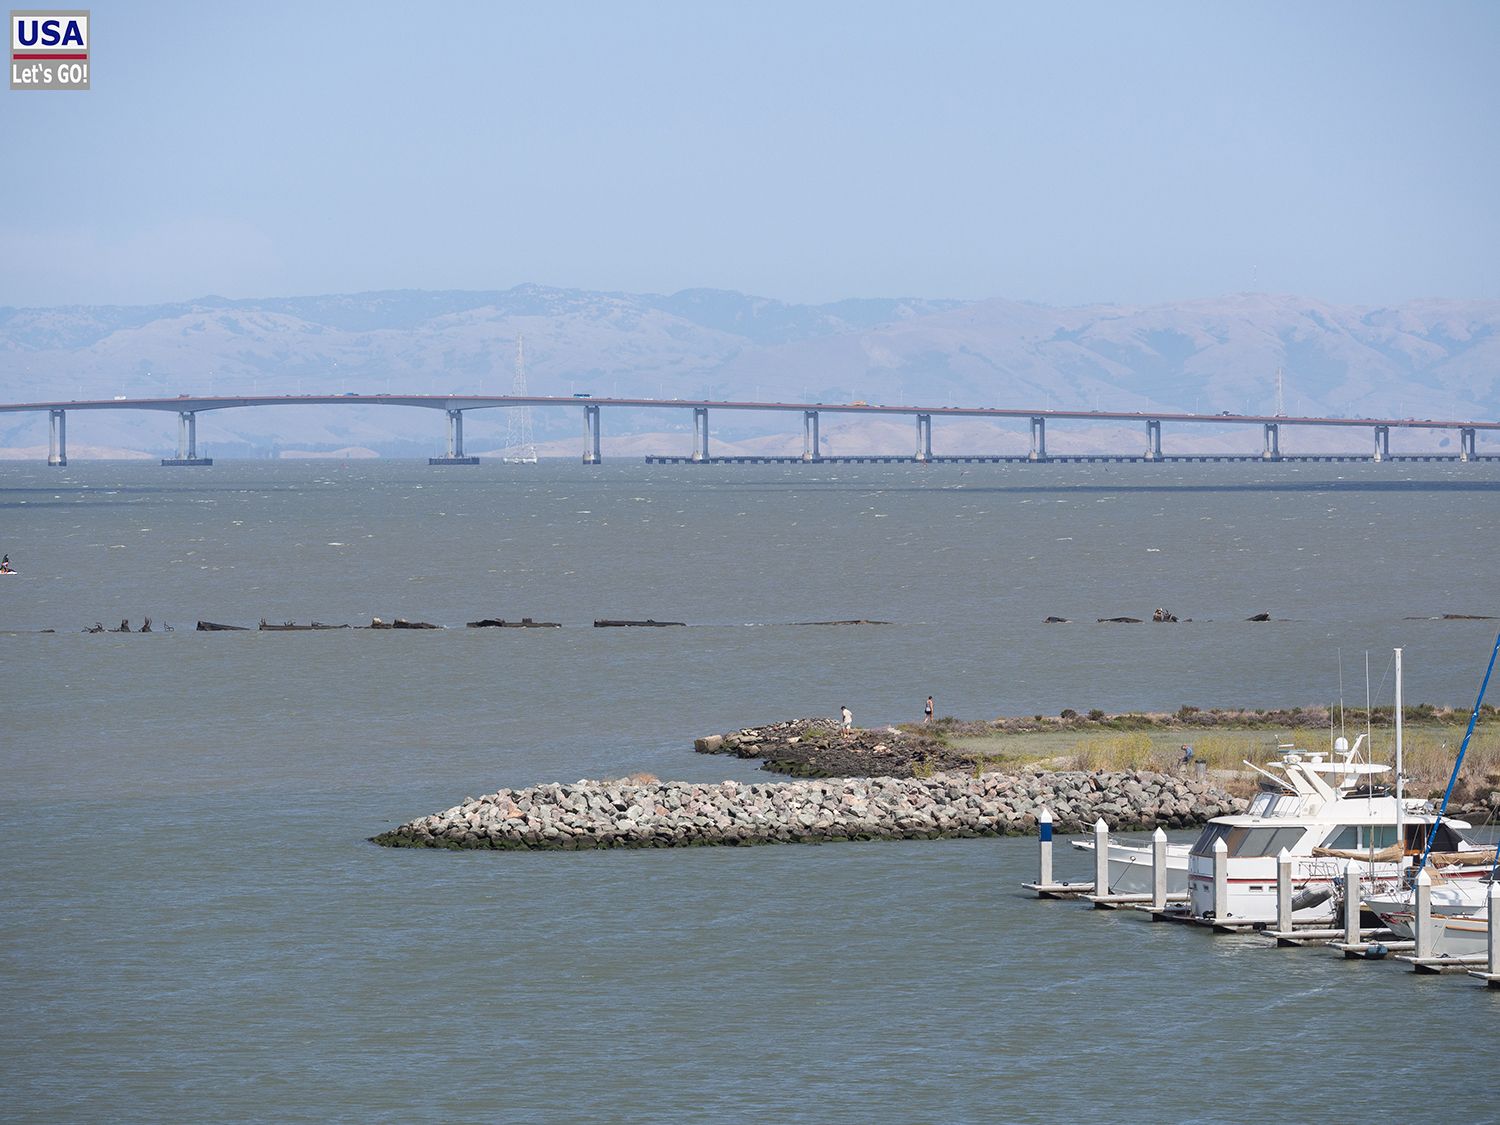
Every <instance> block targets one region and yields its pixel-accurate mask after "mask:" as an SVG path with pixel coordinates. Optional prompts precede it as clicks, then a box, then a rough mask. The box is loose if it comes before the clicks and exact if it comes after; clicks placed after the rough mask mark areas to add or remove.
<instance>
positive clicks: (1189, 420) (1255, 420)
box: [0, 393, 1500, 465]
mask: <svg viewBox="0 0 1500 1125" xmlns="http://www.w3.org/2000/svg"><path fill="white" fill-rule="evenodd" d="M274 406H404V407H415V408H421V409H428V410H441V411H443V412H444V413H445V414H446V416H447V420H448V445H447V450H446V452H445V454H444V455H443V456H441V457H431V458H429V459H428V462H429V464H434V465H474V464H478V463H479V458H477V457H472V456H468V455H466V454H465V453H464V445H463V434H464V430H463V416H464V414H465V412H466V411H470V410H492V409H498V408H504V407H520V406H533V407H560V408H564V409H572V410H580V409H581V410H582V412H583V429H584V447H583V461H584V463H585V464H590V465H595V464H598V463H600V462H601V461H602V460H603V456H602V453H601V439H600V434H601V430H602V426H601V423H600V418H601V412H602V410H603V408H604V407H606V406H607V407H609V408H610V409H612V410H613V409H617V408H618V409H637V410H691V411H692V412H693V445H692V449H691V451H690V452H689V453H687V454H685V455H681V456H653V457H648V458H647V460H648V461H654V462H658V463H676V462H688V463H709V462H736V463H746V462H760V463H771V462H809V463H811V462H829V461H862V462H869V461H908V462H918V463H921V462H936V461H968V462H972V461H1028V462H1044V461H1329V460H1339V461H1353V460H1371V461H1404V460H1422V461H1436V460H1443V461H1476V460H1484V461H1494V460H1500V455H1497V454H1485V455H1480V454H1479V453H1478V452H1477V449H1476V435H1477V434H1478V432H1479V431H1480V430H1488V431H1500V422H1487V421H1479V420H1468V421H1465V420H1460V419H1433V418H1318V417H1302V416H1288V415H1284V414H1229V413H1223V414H1185V413H1174V412H1171V411H1148V412H1143V411H1134V412H1129V413H1127V412H1123V411H1116V410H1050V409H1049V410H1035V409H1023V408H1019V407H1000V406H891V405H885V404H871V403H865V402H848V403H842V402H835V403H825V402H737V401H716V400H711V399H675V398H674V399H654V398H595V397H593V396H591V395H570V396H557V395H392V394H376V395H362V394H353V393H345V394H337V395H301V394H298V395H177V396H176V397H173V398H113V399H93V400H71V401H68V402H18V403H0V414H14V413H22V412H40V411H46V412H47V414H48V416H49V419H50V430H49V434H50V441H49V444H48V452H47V464H49V465H66V464H67V463H68V447H67V416H68V413H69V412H70V411H85V410H158V411H170V412H174V413H176V415H177V456H176V457H168V458H164V459H163V460H162V464H163V465H208V464H212V461H211V459H210V458H207V457H200V456H199V455H198V444H197V419H198V415H199V414H201V413H203V412H204V411H208V410H238V409H244V408H250V407H274ZM710 410H758V411H780V412H783V413H793V414H796V413H800V414H801V415H802V455H801V456H800V457H722V458H721V457H714V456H711V455H710V452H709V445H708V412H709V411H710ZM824 414H856V415H861V414H862V415H901V416H903V417H908V418H911V419H913V421H914V422H915V435H914V436H915V441H914V449H913V452H912V454H911V455H910V456H878V455H875V456H854V457H825V456H824V455H823V453H822V450H821V447H820V443H819V437H818V433H819V420H820V418H821V417H822V415H824ZM934 418H987V419H1002V418H1004V419H1026V420H1028V421H1029V423H1030V426H1031V449H1030V451H1029V452H1028V453H1026V454H1021V455H1010V456H1001V455H994V456H989V455H984V454H966V455H959V456H942V455H936V454H934V452H933V444H932V420H933V419H934ZM1057 421H1089V422H1105V423H1116V424H1119V423H1130V424H1132V425H1136V426H1140V427H1142V436H1143V438H1144V442H1143V448H1142V449H1141V451H1140V452H1137V453H1127V452H1121V453H1116V454H1102V453H1101V454H1083V455H1067V456H1050V455H1049V454H1048V452H1047V423H1048V422H1057ZM1164 423H1171V424H1172V425H1174V426H1204V425H1214V426H1226V425H1227V426H1251V427H1254V426H1259V427H1260V428H1261V447H1260V449H1259V450H1254V449H1249V450H1246V452H1245V453H1243V454H1224V455H1212V454H1209V455H1169V454H1166V453H1164V451H1163V446H1162V426H1163V424H1164ZM1283 426H1319V427H1344V428H1349V427H1353V428H1356V429H1365V430H1369V431H1370V432H1371V434H1372V436H1373V439H1374V441H1373V448H1372V450H1371V453H1370V455H1369V456H1368V457H1361V456H1355V455H1350V454H1317V453H1312V454H1297V455H1283V454H1282V452H1281V429H1282V427H1283ZM1392 430H1446V431H1451V432H1454V433H1456V434H1457V435H1458V453H1457V454H1443V453H1437V452H1433V453H1423V454H1407V455H1398V456H1395V457H1393V456H1392V455H1391V448H1390V436H1391V431H1392Z"/></svg>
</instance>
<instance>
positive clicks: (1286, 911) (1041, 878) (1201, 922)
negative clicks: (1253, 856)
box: [1021, 809, 1500, 988]
mask: <svg viewBox="0 0 1500 1125" xmlns="http://www.w3.org/2000/svg"><path fill="white" fill-rule="evenodd" d="M1037 819H1038V822H1039V828H1040V831H1039V833H1038V841H1037V844H1038V856H1037V879H1036V880H1035V881H1034V882H1030V883H1022V884H1021V889H1022V890H1026V891H1030V892H1031V893H1032V894H1034V895H1035V896H1036V897H1037V898H1039V899H1053V900H1068V899H1071V900H1074V901H1077V902H1086V903H1088V904H1089V905H1090V906H1091V907H1092V908H1093V909H1095V910H1123V911H1131V912H1134V913H1137V914H1140V915H1143V916H1144V917H1145V918H1146V919H1148V920H1149V921H1152V922H1177V923H1179V924H1184V925H1191V926H1196V927H1199V928H1201V929H1205V930H1208V931H1209V932H1210V933H1212V934H1215V935H1235V934H1238V935H1258V936H1260V937H1263V938H1266V939H1268V940H1269V941H1270V942H1271V944H1272V946H1273V947H1274V948H1279V949H1294V948H1303V947H1306V948H1313V949H1329V950H1333V951H1336V952H1338V953H1340V954H1341V955H1342V956H1343V959H1345V960H1349V961H1372V962H1373V961H1385V960H1391V961H1399V962H1402V963H1403V964H1406V965H1409V966H1411V971H1412V972H1413V973H1418V974H1425V975H1435V974H1449V975H1455V976H1456V975H1458V974H1460V973H1463V974H1465V975H1467V976H1469V977H1473V978H1475V979H1476V980H1480V981H1482V982H1484V983H1485V984H1486V985H1487V986H1488V987H1490V988H1500V921H1497V918H1500V909H1497V907H1500V883H1491V884H1490V885H1489V893H1488V926H1487V938H1488V947H1487V951H1486V952H1484V953H1470V954H1444V953H1439V952H1437V950H1436V948H1435V945H1434V933H1435V929H1434V926H1433V916H1432V910H1431V903H1430V897H1431V881H1430V880H1429V879H1428V878H1427V876H1426V873H1425V872H1424V873H1422V874H1421V875H1419V877H1418V878H1417V880H1416V882H1415V884H1414V887H1415V890H1414V894H1415V898H1416V905H1415V912H1416V927H1417V932H1416V938H1415V940H1403V939H1401V938H1399V937H1398V936H1397V935H1396V933H1395V932H1394V931H1392V930H1390V929H1388V928H1386V927H1384V926H1382V925H1378V924H1377V925H1367V924H1365V922H1364V918H1366V917H1368V916H1370V915H1369V912H1368V910H1367V909H1366V908H1365V897H1364V893H1363V889H1362V886H1361V882H1360V878H1359V875H1358V874H1357V872H1356V871H1355V870H1354V865H1353V863H1352V862H1350V863H1348V864H1347V866H1346V869H1345V876H1344V885H1345V888H1346V892H1345V895H1344V900H1343V908H1342V914H1343V925H1342V926H1341V927H1333V926H1329V925H1326V924H1319V923H1305V924H1304V923H1296V922H1294V921H1293V920H1292V916H1293V908H1292V903H1293V899H1294V895H1293V890H1294V888H1293V886H1292V878H1291V870H1292V866H1291V862H1290V857H1289V856H1287V854H1286V853H1285V852H1283V853H1282V856H1281V859H1280V861H1279V863H1278V872H1277V888H1276V890H1277V918H1276V920H1275V921H1273V922H1267V921H1259V920H1249V919H1246V920H1238V919H1233V918H1226V919H1218V918H1215V917H1214V916H1213V915H1214V911H1212V910H1208V911H1205V912H1203V913H1202V914H1196V915H1195V914H1194V913H1193V912H1192V910H1191V909H1190V907H1189V906H1188V902H1187V900H1188V895H1187V894H1185V893H1176V894H1173V893H1169V892H1167V890H1166V880H1167V863H1166V843H1167V839H1166V833H1165V832H1163V831H1162V830H1161V829H1160V828H1158V829H1157V830H1156V831H1155V833H1153V835H1152V858H1153V862H1152V866H1151V879H1152V891H1151V892H1150V893H1140V892H1128V893H1122V894H1115V893H1111V892H1110V891H1109V852H1108V841H1109V826H1108V825H1107V824H1106V823H1105V822H1104V821H1103V820H1099V821H1097V822H1096V823H1095V825H1094V833H1093V835H1094V878H1093V880H1092V881H1087V882H1085V881H1082V880H1080V881H1076V882H1072V881H1067V880H1058V879H1056V878H1054V875H1053V869H1052V860H1053V855H1052V849H1053V832H1052V817H1051V814H1050V813H1049V812H1048V811H1047V810H1045V809H1043V810H1042V811H1041V812H1040V813H1039V814H1038V818H1037ZM1222 878H1223V875H1222V872H1216V878H1215V883H1216V884H1218V883H1220V881H1221V880H1222ZM1098 887H1103V888H1105V893H1103V894H1097V893H1095V889H1096V888H1098ZM1393 954H1395V955H1396V956H1392V955H1393Z"/></svg>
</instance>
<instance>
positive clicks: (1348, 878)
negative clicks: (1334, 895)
mask: <svg viewBox="0 0 1500 1125" xmlns="http://www.w3.org/2000/svg"><path fill="white" fill-rule="evenodd" d="M1363 897H1364V890H1363V889H1362V888H1361V887H1360V885H1359V872H1358V871H1356V870H1355V869H1354V861H1353V860H1352V859H1351V860H1350V861H1349V862H1347V863H1345V864H1344V944H1345V945H1358V944H1359V937H1360V934H1359V907H1360V901H1359V900H1360V899H1361V898H1363Z"/></svg>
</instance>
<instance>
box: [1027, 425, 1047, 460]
mask: <svg viewBox="0 0 1500 1125" xmlns="http://www.w3.org/2000/svg"><path fill="white" fill-rule="evenodd" d="M1046 459H1047V419H1046V418H1044V417H1042V416H1041V415H1037V414H1033V415H1032V417H1031V452H1030V453H1029V454H1028V455H1027V460H1028V461H1045V460H1046Z"/></svg>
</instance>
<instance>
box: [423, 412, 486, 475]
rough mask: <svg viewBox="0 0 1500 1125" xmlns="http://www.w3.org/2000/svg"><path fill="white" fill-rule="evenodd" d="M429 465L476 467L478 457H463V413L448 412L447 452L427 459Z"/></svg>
mask: <svg viewBox="0 0 1500 1125" xmlns="http://www.w3.org/2000/svg"><path fill="white" fill-rule="evenodd" d="M427 463H428V464H429V465H477V464H479V458H478V457H465V456H464V412H463V411H462V410H450V411H448V452H447V453H446V454H445V455H443V456H442V457H429V458H427Z"/></svg>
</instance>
